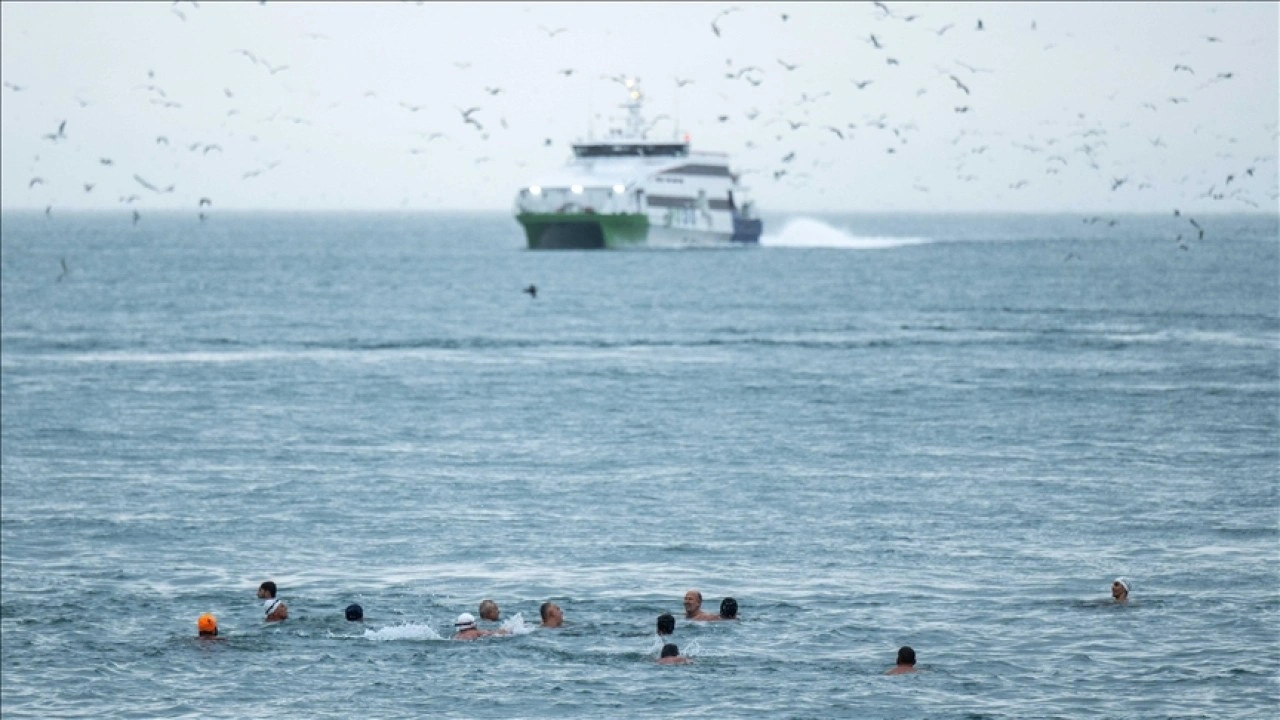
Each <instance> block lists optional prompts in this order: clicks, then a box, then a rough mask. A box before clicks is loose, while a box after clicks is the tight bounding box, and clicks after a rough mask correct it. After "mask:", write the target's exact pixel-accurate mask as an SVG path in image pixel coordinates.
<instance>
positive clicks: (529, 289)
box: [520, 285, 538, 300]
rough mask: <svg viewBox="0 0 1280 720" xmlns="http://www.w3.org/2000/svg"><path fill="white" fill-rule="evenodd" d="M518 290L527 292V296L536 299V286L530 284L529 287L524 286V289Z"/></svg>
mask: <svg viewBox="0 0 1280 720" xmlns="http://www.w3.org/2000/svg"><path fill="white" fill-rule="evenodd" d="M520 292H525V293H529V297H531V298H534V299H535V300H536V299H537V297H538V286H537V285H530V286H529V287H527V288H525V289H524V290H521V291H520Z"/></svg>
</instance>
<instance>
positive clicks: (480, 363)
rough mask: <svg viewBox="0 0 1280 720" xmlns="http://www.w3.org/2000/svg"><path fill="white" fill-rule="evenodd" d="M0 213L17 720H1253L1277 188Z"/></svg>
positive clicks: (3, 521)
mask: <svg viewBox="0 0 1280 720" xmlns="http://www.w3.org/2000/svg"><path fill="white" fill-rule="evenodd" d="M0 219H2V223H0V229H2V233H0V250H2V252H0V278H2V280H3V282H2V283H0V289H2V296H0V570H2V572H0V707H2V710H3V712H2V714H3V716H4V717H5V718H31V717H39V718H54V717H57V718H70V717H74V718H251V717H252V718H266V717H269V718H353V717H361V718H364V717H368V718H425V717H440V718H630V717H635V718H659V717H663V718H665V717H688V718H730V717H732V718H957V719H959V718H964V719H978V718H1272V717H1275V716H1276V714H1277V712H1278V711H1280V232H1278V224H1277V217H1276V216H1275V215H1229V214H1219V215H1205V216H1202V217H1196V218H1191V219H1195V220H1196V221H1197V223H1198V225H1199V226H1201V227H1202V228H1203V229H1204V234H1203V237H1201V236H1200V235H1199V233H1198V231H1197V229H1196V228H1195V227H1194V226H1192V225H1190V224H1189V219H1188V217H1187V216H1186V215H1182V216H1181V217H1175V216H1173V215H1172V214H1169V215H1102V216H1089V215H944V214H886V213H880V214H799V215H778V216H768V215H766V216H765V218H764V220H765V236H764V238H763V239H762V241H761V244H760V245H759V246H758V247H735V248H727V249H714V250H635V251H609V252H602V251H597V252H592V251H530V250H527V249H526V248H525V244H524V239H523V236H522V234H521V230H520V227H519V226H518V225H517V224H516V223H515V221H514V220H513V219H512V217H511V216H510V215H509V214H508V213H503V212H491V213H486V212H476V213H410V212H402V213H394V212H389V213H344V212H336V211H335V212H329V213H284V212H278V213H269V212H261V213H249V212H245V213H234V212H225V211H223V212H212V213H209V217H208V219H207V220H205V221H203V222H202V221H200V220H199V219H197V217H196V215H195V213H194V212H183V213H176V212H175V213H169V214H164V213H158V212H154V213H143V214H142V217H141V219H140V220H139V221H138V222H137V223H136V224H134V223H133V221H132V220H131V218H130V217H129V215H128V214H127V213H125V212H113V213H90V212H85V213H74V212H70V211H60V210H58V209H56V208H55V209H54V211H53V212H52V214H51V215H50V216H48V217H46V216H45V214H44V213H43V212H30V213H27V212H17V211H13V212H5V213H4V214H3V216H2V218H0ZM530 286H533V287H534V288H536V295H535V294H533V293H532V292H526V290H527V289H529V288H530ZM1117 577H1123V578H1126V579H1127V580H1128V582H1129V583H1130V586H1131V595H1130V599H1129V602H1128V603H1126V604H1116V603H1114V602H1113V601H1112V600H1111V595H1110V587H1111V583H1112V581H1113V580H1114V579H1115V578H1117ZM267 580H270V581H273V582H275V583H276V584H277V585H278V587H279V592H280V597H281V598H282V599H283V600H284V601H285V603H286V604H287V606H288V608H289V619H288V620H286V621H285V622H282V623H273V624H267V623H265V622H264V620H263V612H262V601H260V600H259V599H258V598H257V597H256V592H257V589H258V587H259V585H260V583H262V582H263V581H267ZM690 589H697V590H699V591H700V592H701V593H702V595H703V597H704V599H705V600H704V610H707V611H710V612H716V611H717V610H718V608H719V605H720V602H721V600H722V599H723V598H726V597H732V598H735V599H736V600H737V602H738V605H739V608H740V610H739V619H738V620H736V621H732V622H729V621H726V622H690V621H688V620H686V619H685V617H684V614H683V609H682V606H681V601H682V598H683V596H684V594H685V592H686V591H687V590H690ZM486 598H491V599H493V600H495V601H496V602H497V603H498V605H499V607H500V609H501V613H502V615H501V619H500V621H499V622H498V623H484V622H482V623H481V627H482V628H489V629H495V628H498V627H504V628H506V629H507V630H508V631H509V633H508V634H507V635H503V636H494V637H488V638H484V639H482V640H478V641H474V642H456V641H453V640H452V639H451V636H452V634H453V626H454V622H455V618H456V617H457V616H458V615H459V614H461V613H464V612H470V613H473V614H474V613H476V612H477V608H478V605H479V603H480V601H481V600H483V599H486ZM544 602H554V603H556V604H557V605H559V606H560V607H561V608H562V610H563V613H564V618H565V624H564V626H563V627H562V628H558V629H551V628H543V627H541V626H540V623H539V608H540V606H541V605H542V603H544ZM351 603H358V604H360V605H361V606H362V607H363V609H364V620H363V622H348V621H347V620H346V619H345V617H344V613H343V610H344V608H345V607H346V606H348V605H349V604H351ZM666 612H670V613H672V614H674V615H675V616H676V617H677V624H676V625H677V626H676V632H675V634H674V635H673V636H671V638H670V639H669V641H670V642H672V643H675V644H676V645H677V646H678V647H679V650H680V653H681V654H682V655H685V656H687V657H688V658H690V659H691V662H690V663H689V664H686V665H660V664H658V663H657V662H655V659H656V658H657V656H658V654H659V650H660V648H661V645H662V643H661V642H660V641H659V639H658V636H657V635H656V633H655V627H656V619H657V617H658V615H660V614H662V613H666ZM203 613H212V614H214V615H215V616H216V617H217V619H218V623H219V627H220V634H219V636H218V637H217V638H216V639H209V638H198V637H197V633H196V620H197V618H198V617H199V616H200V615H201V614H203ZM902 646H909V647H911V648H913V649H914V650H915V653H916V657H917V659H918V662H917V666H916V667H917V670H918V671H917V672H915V673H913V674H907V675H896V676H886V675H885V674H884V673H885V671H886V670H888V669H889V668H890V667H892V666H893V665H894V660H895V656H896V653H897V651H898V649H899V648H900V647H902Z"/></svg>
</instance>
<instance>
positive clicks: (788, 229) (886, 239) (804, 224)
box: [760, 218, 933, 250]
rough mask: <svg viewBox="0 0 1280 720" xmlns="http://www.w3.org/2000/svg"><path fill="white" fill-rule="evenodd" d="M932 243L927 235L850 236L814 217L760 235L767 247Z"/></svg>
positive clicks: (851, 247)
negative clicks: (772, 232)
mask: <svg viewBox="0 0 1280 720" xmlns="http://www.w3.org/2000/svg"><path fill="white" fill-rule="evenodd" d="M929 242H933V240H932V239H931V238H927V237H901V236H897V237H895V236H865V235H850V234H849V233H847V232H844V231H843V230H840V229H839V228H834V227H831V226H830V225H828V224H826V223H824V222H821V221H819V220H814V219H812V218H796V219H794V220H790V221H788V222H787V224H786V225H785V226H784V227H783V228H782V230H781V232H779V233H777V234H774V235H764V236H762V237H761V238H760V244H761V245H763V246H765V247H793V248H838V249H844V250H879V249H883V248H893V247H901V246H903V245H921V244H923V243H929Z"/></svg>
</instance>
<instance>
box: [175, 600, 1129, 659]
mask: <svg viewBox="0 0 1280 720" xmlns="http://www.w3.org/2000/svg"><path fill="white" fill-rule="evenodd" d="M1111 598H1112V600H1114V601H1115V602H1117V603H1127V602H1128V601H1129V581H1128V580H1126V579H1125V578H1116V579H1115V580H1114V581H1112V583H1111ZM258 599H259V600H262V607H263V613H264V619H265V620H266V622H281V621H283V620H287V619H288V618H289V607H288V606H287V605H285V603H284V601H283V600H281V599H280V598H279V597H277V590H276V584H275V583H274V582H272V581H270V580H267V581H266V582H264V583H262V584H261V585H259V586H258ZM538 614H539V615H540V616H541V617H542V627H544V628H558V627H562V626H563V625H564V612H563V611H562V610H561V609H560V606H559V605H556V604H555V603H553V602H544V603H542V605H540V606H539V607H538ZM344 615H345V616H346V618H347V620H349V621H351V622H363V621H364V608H362V607H360V605H358V604H356V603H352V604H351V605H348V606H347V607H346V610H345V611H344ZM479 615H480V619H481V620H486V621H489V622H498V618H499V617H500V616H501V613H500V611H499V609H498V603H496V602H494V601H493V600H490V599H487V598H486V599H485V600H483V601H482V602H481V603H480V608H479ZM684 616H685V619H686V620H693V621H696V622H717V621H721V620H737V619H738V601H737V600H735V599H733V598H731V597H726V598H725V599H723V600H721V601H720V613H719V614H715V613H708V612H703V610H702V593H701V592H699V591H697V590H690V591H688V592H686V593H685V594H684ZM453 630H454V634H453V639H454V640H477V639H479V638H482V637H491V636H495V635H510V634H511V631H510V630H508V629H506V628H498V629H496V630H481V629H480V627H479V626H478V625H477V621H476V618H475V616H474V615H472V614H471V613H467V612H464V613H462V614H461V615H459V616H458V618H457V620H455V621H454V623H453ZM196 631H197V632H198V633H199V636H200V637H217V636H218V619H217V618H216V617H214V616H213V614H212V613H204V614H203V615H201V616H200V617H199V618H198V619H197V620H196ZM675 631H676V618H675V616H674V615H672V614H671V613H663V614H661V615H659V616H658V638H659V639H661V640H664V643H663V645H662V651H661V652H660V653H659V657H658V663H660V664H662V665H683V664H685V663H689V662H692V661H691V660H690V659H689V658H688V657H686V656H684V655H681V654H680V648H679V647H678V646H677V645H676V644H675V643H672V642H665V639H666V637H667V636H669V635H672V634H673V633H675ZM915 666H916V651H915V650H914V649H912V648H911V647H909V646H906V645H904V646H902V647H900V648H898V658H897V663H896V664H895V665H894V666H893V667H892V668H889V670H887V671H886V672H885V674H886V675H903V674H906V673H913V672H915V671H916V667H915Z"/></svg>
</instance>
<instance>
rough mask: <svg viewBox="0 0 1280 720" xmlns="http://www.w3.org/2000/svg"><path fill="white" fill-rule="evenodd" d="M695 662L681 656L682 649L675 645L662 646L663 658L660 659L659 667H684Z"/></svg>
mask: <svg viewBox="0 0 1280 720" xmlns="http://www.w3.org/2000/svg"><path fill="white" fill-rule="evenodd" d="M690 662H693V661H692V660H690V659H689V658H687V657H685V656H683V655H681V654H680V648H678V647H676V644H675V643H667V644H666V645H663V646H662V657H660V658H658V664H659V665H684V664H686V663H690Z"/></svg>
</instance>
